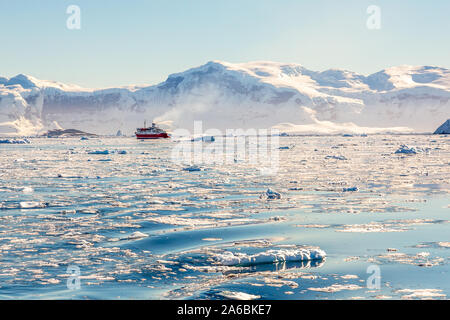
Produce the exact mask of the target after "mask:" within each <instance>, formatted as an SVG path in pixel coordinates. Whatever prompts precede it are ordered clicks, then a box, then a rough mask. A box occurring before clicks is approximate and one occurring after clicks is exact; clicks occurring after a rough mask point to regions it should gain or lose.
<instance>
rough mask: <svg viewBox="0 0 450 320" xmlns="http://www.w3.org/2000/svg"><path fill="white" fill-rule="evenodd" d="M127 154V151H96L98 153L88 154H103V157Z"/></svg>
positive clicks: (90, 152) (91, 152)
mask: <svg viewBox="0 0 450 320" xmlns="http://www.w3.org/2000/svg"><path fill="white" fill-rule="evenodd" d="M113 153H116V154H127V151H126V150H116V151H109V150H96V151H89V152H88V153H87V154H102V155H108V154H113Z"/></svg>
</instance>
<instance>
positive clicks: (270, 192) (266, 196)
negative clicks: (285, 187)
mask: <svg viewBox="0 0 450 320" xmlns="http://www.w3.org/2000/svg"><path fill="white" fill-rule="evenodd" d="M259 197H260V198H261V199H267V200H274V199H281V194H279V193H278V192H275V191H273V190H272V189H267V191H266V192H264V193H263V194H261V195H260V196H259Z"/></svg>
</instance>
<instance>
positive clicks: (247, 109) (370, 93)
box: [0, 61, 450, 135]
mask: <svg viewBox="0 0 450 320" xmlns="http://www.w3.org/2000/svg"><path fill="white" fill-rule="evenodd" d="M449 114H450V70H448V69H445V68H439V67H431V66H419V67H417V66H399V67H392V68H388V69H385V70H382V71H380V72H377V73H374V74H372V75H369V76H364V75H360V74H357V73H354V72H351V71H346V70H339V69H331V70H326V71H323V72H318V71H312V70H309V69H306V68H304V67H303V66H301V65H298V64H286V63H278V62H265V61H261V62H250V63H240V64H232V63H227V62H221V61H211V62H208V63H206V64H205V65H202V66H200V67H196V68H192V69H189V70H187V71H185V72H181V73H176V74H172V75H170V76H169V77H168V78H167V80H166V81H164V82H162V83H160V84H158V85H153V86H147V87H142V86H141V87H138V86H128V87H120V88H108V89H101V90H94V89H86V88H80V87H78V86H74V85H67V84H62V83H58V82H53V81H45V80H38V79H35V78H33V77H31V76H26V75H18V76H16V77H13V78H10V79H7V78H4V77H0V135H31V134H35V133H40V132H43V131H46V130H48V129H55V128H60V127H62V128H73V129H78V130H82V131H86V132H92V133H97V134H115V133H116V132H117V131H118V130H121V131H122V132H124V133H125V134H131V133H133V132H134V129H135V128H136V127H137V126H141V125H142V123H143V120H144V119H147V120H148V121H150V120H152V119H154V120H155V121H156V122H158V123H159V124H161V125H166V126H167V127H169V128H170V129H175V128H187V129H192V127H193V121H194V120H203V127H204V129H206V128H218V129H220V130H225V129H226V128H243V129H247V128H268V127H272V126H276V127H277V128H281V129H283V130H286V131H290V132H300V133H339V132H352V133H354V132H365V133H375V132H383V131H391V132H393V131H395V132H407V131H418V132H431V131H433V130H434V128H436V127H437V126H438V125H439V124H440V123H442V119H447V118H448V115H449Z"/></svg>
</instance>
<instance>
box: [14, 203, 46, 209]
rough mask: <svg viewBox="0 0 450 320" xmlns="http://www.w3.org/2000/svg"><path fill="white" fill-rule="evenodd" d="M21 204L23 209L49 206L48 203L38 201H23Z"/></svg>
mask: <svg viewBox="0 0 450 320" xmlns="http://www.w3.org/2000/svg"><path fill="white" fill-rule="evenodd" d="M19 205H20V208H21V209H37V208H45V207H47V206H48V203H45V202H37V201H22V202H20V204H19Z"/></svg>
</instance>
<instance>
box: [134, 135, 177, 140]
mask: <svg viewBox="0 0 450 320" xmlns="http://www.w3.org/2000/svg"><path fill="white" fill-rule="evenodd" d="M136 138H137V139H139V140H147V139H167V138H170V137H169V135H168V134H167V133H155V134H136Z"/></svg>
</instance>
